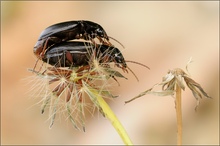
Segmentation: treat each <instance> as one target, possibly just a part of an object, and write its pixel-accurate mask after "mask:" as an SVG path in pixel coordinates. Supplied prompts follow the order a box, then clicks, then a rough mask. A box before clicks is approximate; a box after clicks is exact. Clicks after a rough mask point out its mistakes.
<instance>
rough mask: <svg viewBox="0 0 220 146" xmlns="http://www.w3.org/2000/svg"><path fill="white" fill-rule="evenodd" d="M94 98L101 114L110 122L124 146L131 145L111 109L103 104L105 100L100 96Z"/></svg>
mask: <svg viewBox="0 0 220 146" xmlns="http://www.w3.org/2000/svg"><path fill="white" fill-rule="evenodd" d="M96 97H97V100H98V102H99V104H100V106H101V108H102V110H103V112H104V113H105V116H106V117H107V118H108V119H109V120H110V121H111V123H112V125H113V126H114V128H115V130H116V131H117V132H118V134H119V135H120V137H121V138H122V140H123V142H124V144H126V145H133V144H132V142H131V140H130V138H129V136H128V134H127V132H126V131H125V129H124V127H123V126H122V124H121V123H120V121H119V120H118V118H117V117H116V115H115V114H114V112H113V111H112V110H111V108H110V107H109V106H108V104H107V103H106V102H105V100H104V99H103V98H102V97H101V96H100V95H97V96H96Z"/></svg>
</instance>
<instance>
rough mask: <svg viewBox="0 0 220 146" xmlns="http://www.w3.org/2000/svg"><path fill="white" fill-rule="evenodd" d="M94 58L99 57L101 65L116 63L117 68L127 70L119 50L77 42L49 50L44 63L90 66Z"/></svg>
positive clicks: (59, 45)
mask: <svg viewBox="0 0 220 146" xmlns="http://www.w3.org/2000/svg"><path fill="white" fill-rule="evenodd" d="M92 55H94V56H92ZM92 57H97V60H98V61H99V63H109V62H115V64H116V66H117V67H120V68H122V69H123V70H126V68H127V64H126V62H125V60H124V57H123V55H122V53H121V52H120V50H119V49H118V48H116V47H113V46H108V45H98V44H96V45H94V44H92V43H89V42H77V41H73V42H62V43H59V44H55V45H53V46H51V47H50V48H48V49H47V51H46V53H45V55H44V57H43V58H42V61H44V62H46V63H48V64H50V65H52V66H55V67H79V66H85V65H89V63H90V62H91V59H92Z"/></svg>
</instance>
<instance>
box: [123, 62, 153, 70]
mask: <svg viewBox="0 0 220 146" xmlns="http://www.w3.org/2000/svg"><path fill="white" fill-rule="evenodd" d="M125 62H131V63H135V64H138V65H140V66H143V67H145V68H147V69H150V68H149V67H148V66H146V65H144V64H142V63H139V62H135V61H131V60H125Z"/></svg>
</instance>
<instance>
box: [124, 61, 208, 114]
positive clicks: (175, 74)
mask: <svg viewBox="0 0 220 146" xmlns="http://www.w3.org/2000/svg"><path fill="white" fill-rule="evenodd" d="M189 63H191V59H190V61H189V62H188V63H187V66H186V68H187V67H188V64H189ZM184 81H185V83H186V85H187V86H188V87H189V89H190V90H191V91H192V93H193V95H194V97H195V98H196V100H197V105H196V107H195V110H196V109H197V107H198V105H199V98H202V96H205V97H207V98H211V97H210V96H209V95H208V94H207V93H206V92H205V91H204V90H203V88H202V87H201V86H200V85H199V84H198V83H197V82H195V81H194V80H193V79H191V78H190V77H189V75H188V74H186V73H185V72H184V71H183V70H182V69H180V68H175V69H173V70H169V71H168V73H167V74H166V75H165V76H164V77H163V78H162V82H161V83H158V84H155V85H154V86H153V87H152V88H150V89H148V90H146V91H144V92H142V93H141V94H139V95H138V96H136V97H134V98H132V99H131V100H128V101H126V102H125V103H128V102H131V101H132V100H134V99H137V98H140V97H142V96H144V95H146V94H155V95H158V96H167V95H171V96H173V95H174V94H175V92H176V91H175V90H176V89H175V88H176V84H177V85H178V86H179V87H180V88H181V89H182V90H185V85H184ZM155 86H162V91H152V90H153V88H154V87H155Z"/></svg>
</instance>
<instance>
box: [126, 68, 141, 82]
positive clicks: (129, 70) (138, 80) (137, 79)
mask: <svg viewBox="0 0 220 146" xmlns="http://www.w3.org/2000/svg"><path fill="white" fill-rule="evenodd" d="M126 68H127V69H128V70H129V71H131V73H132V74H133V75H134V76H135V78H136V79H137V81H138V82H139V79H138V77H137V76H136V74H135V73H134V72H133V71H132V70H131V69H130V68H129V67H128V66H127V67H126Z"/></svg>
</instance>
